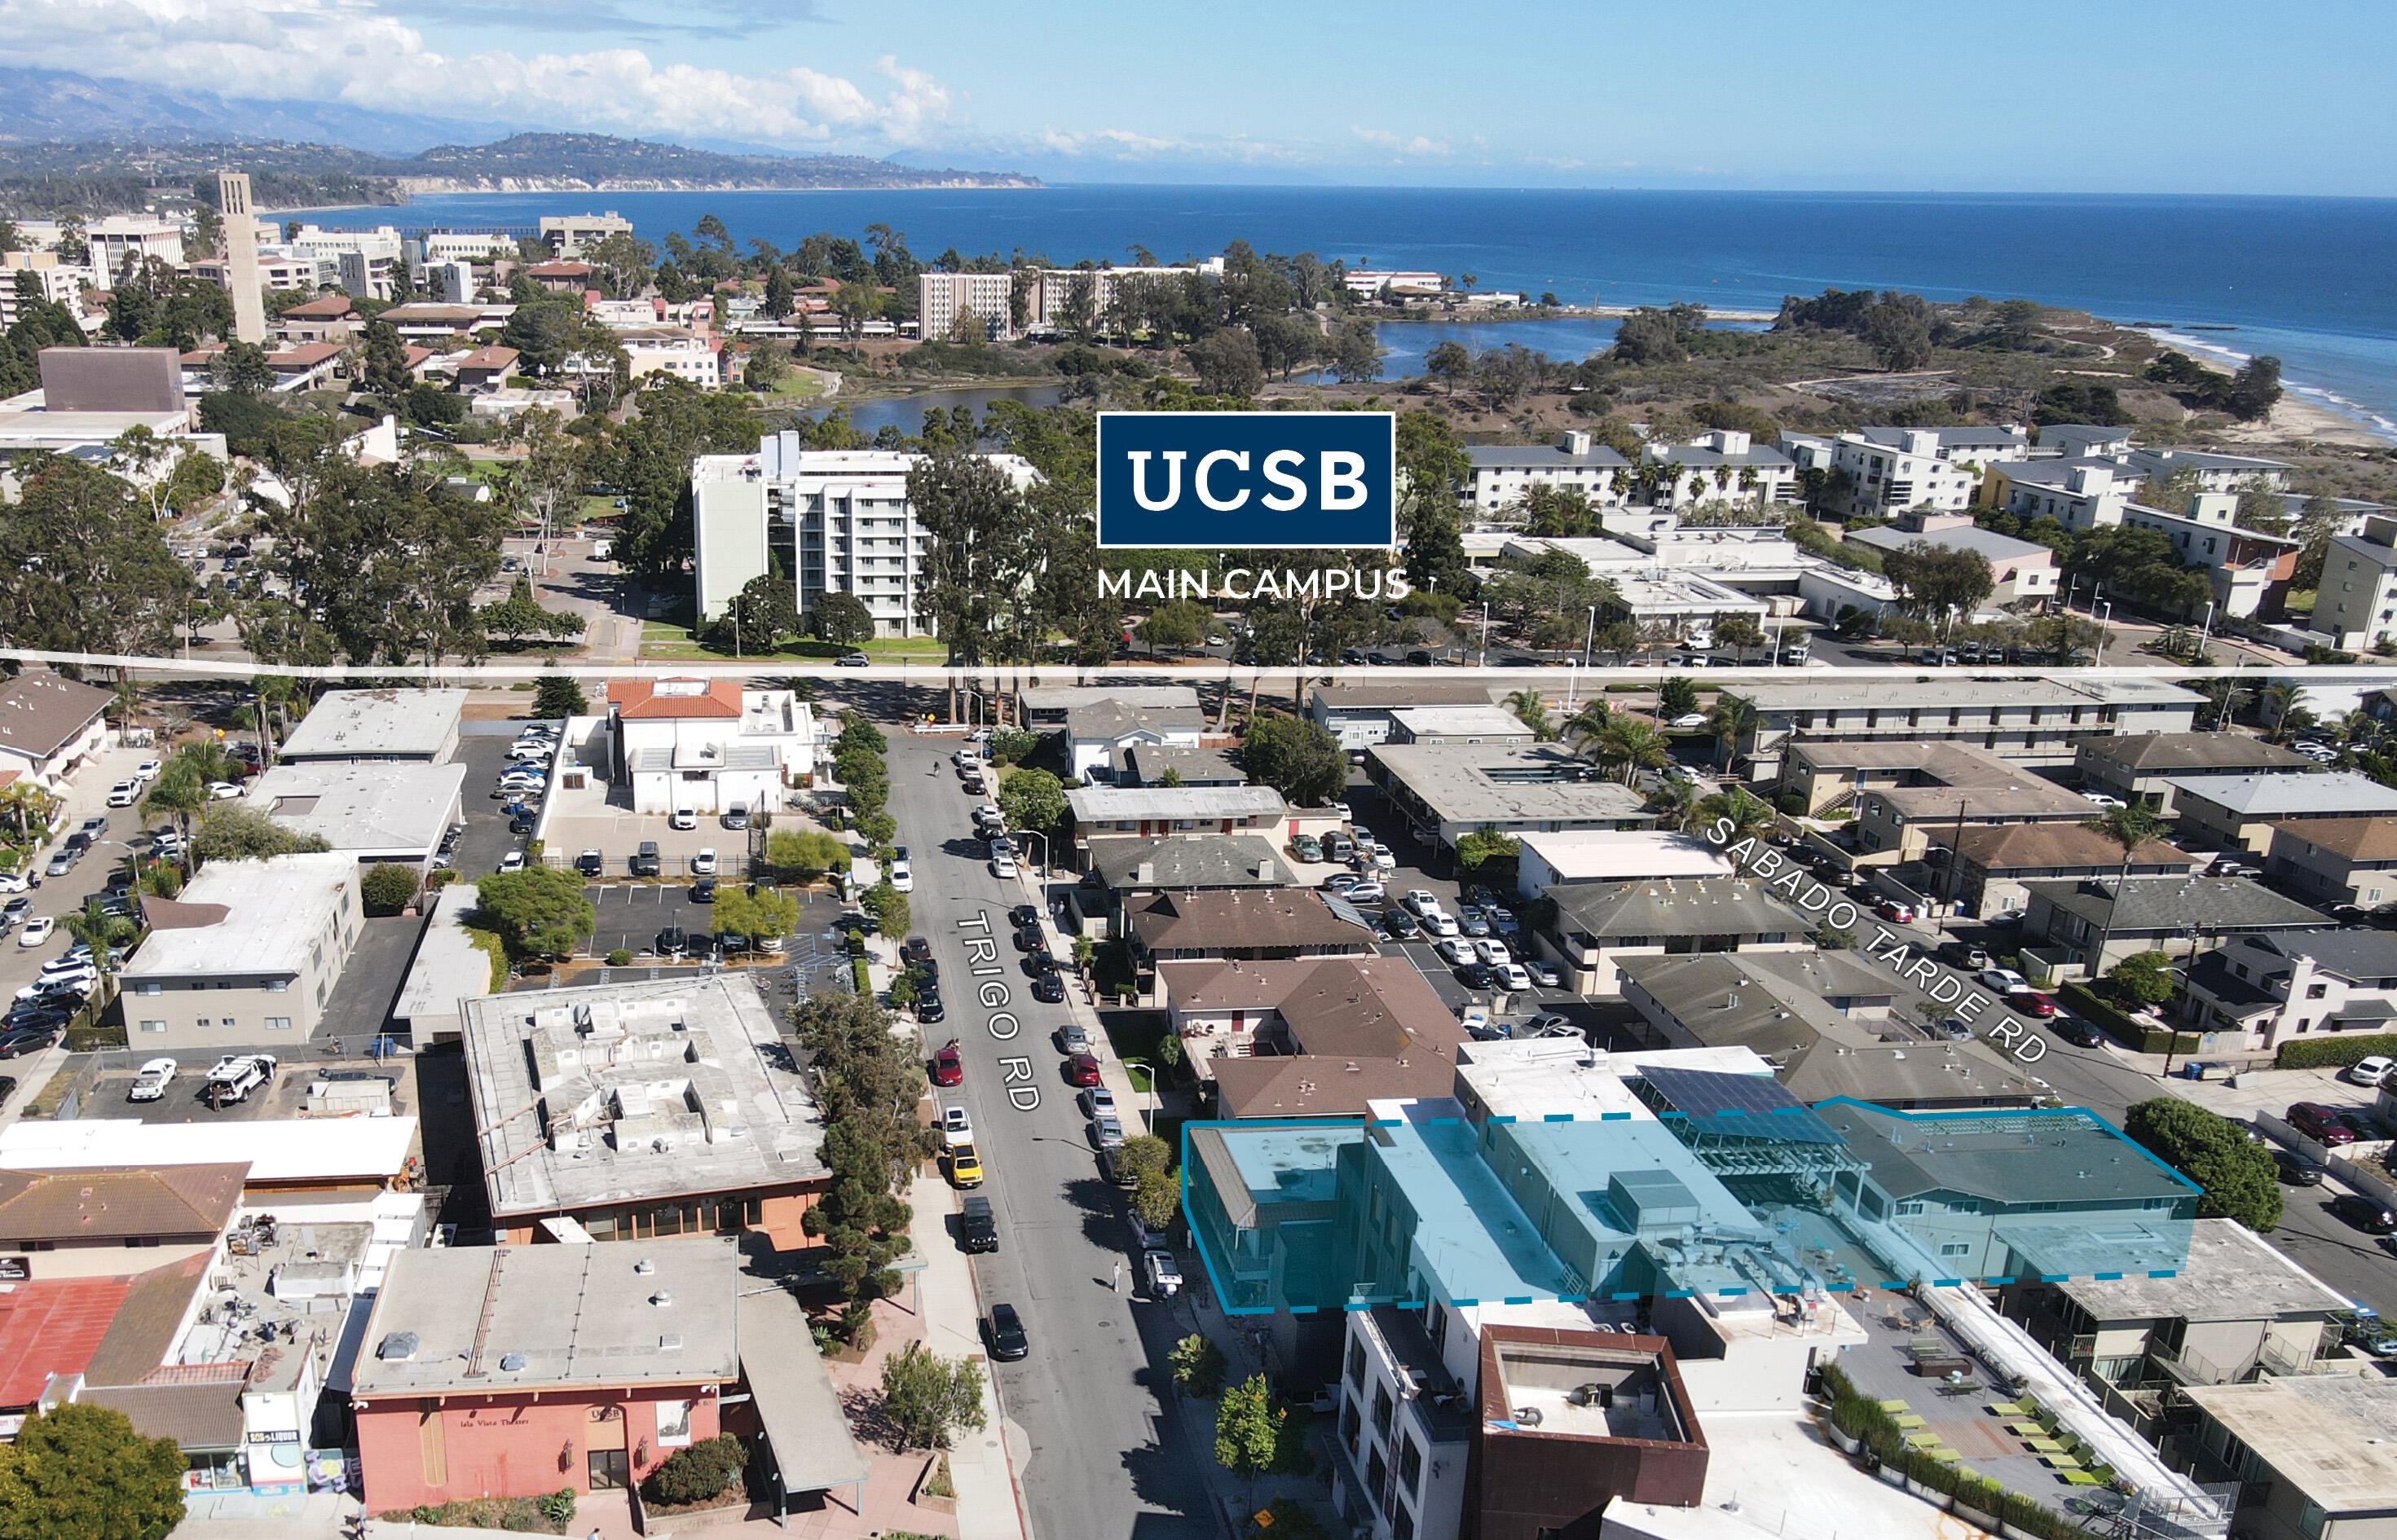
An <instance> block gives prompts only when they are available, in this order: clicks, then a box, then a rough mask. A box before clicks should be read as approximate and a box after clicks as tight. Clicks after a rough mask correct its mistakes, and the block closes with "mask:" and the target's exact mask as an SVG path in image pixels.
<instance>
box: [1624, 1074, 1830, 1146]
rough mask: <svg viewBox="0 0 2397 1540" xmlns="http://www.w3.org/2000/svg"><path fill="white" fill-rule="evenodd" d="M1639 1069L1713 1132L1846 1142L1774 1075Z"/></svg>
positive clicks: (1677, 1109)
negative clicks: (1791, 1093)
mask: <svg viewBox="0 0 2397 1540" xmlns="http://www.w3.org/2000/svg"><path fill="white" fill-rule="evenodd" d="M1640 1078H1642V1079H1644V1080H1646V1081H1647V1082H1648V1083H1649V1084H1650V1085H1652V1086H1654V1087H1655V1088H1656V1090H1657V1091H1660V1092H1662V1093H1663V1095H1664V1097H1665V1100H1666V1101H1667V1102H1668V1103H1670V1104H1671V1105H1672V1108H1673V1110H1674V1111H1675V1112H1679V1113H1682V1114H1684V1115H1686V1116H1688V1117H1689V1118H1693V1119H1698V1120H1700V1126H1701V1127H1702V1128H1703V1129H1704V1130H1705V1132H1709V1133H1721V1134H1729V1135H1732V1136H1734V1137H1737V1138H1748V1139H1781V1140H1787V1141H1788V1142H1791V1143H1794V1144H1806V1145H1839V1144H1844V1143H1846V1141H1844V1140H1842V1139H1841V1137H1840V1136H1839V1134H1838V1132H1835V1131H1834V1130H1833V1129H1832V1127H1831V1125H1829V1124H1828V1123H1826V1122H1824V1121H1823V1119H1822V1118H1818V1117H1816V1116H1815V1115H1814V1111H1813V1110H1812V1109H1811V1108H1809V1107H1808V1106H1807V1105H1806V1104H1804V1103H1803V1102H1801V1101H1800V1100H1798V1098H1797V1097H1795V1096H1792V1095H1790V1094H1789V1090H1788V1087H1787V1086H1784V1085H1783V1084H1782V1083H1781V1082H1780V1081H1778V1080H1776V1079H1774V1078H1773V1077H1772V1076H1770V1075H1729V1074H1724V1073H1723V1072H1721V1071H1720V1070H1711V1069H1668V1068H1665V1067H1663V1066H1661V1065H1646V1066H1643V1067H1642V1068H1641V1069H1640ZM1719 1119H1720V1121H1718V1120H1719Z"/></svg>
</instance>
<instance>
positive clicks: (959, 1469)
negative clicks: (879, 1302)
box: [907, 1173, 1026, 1540]
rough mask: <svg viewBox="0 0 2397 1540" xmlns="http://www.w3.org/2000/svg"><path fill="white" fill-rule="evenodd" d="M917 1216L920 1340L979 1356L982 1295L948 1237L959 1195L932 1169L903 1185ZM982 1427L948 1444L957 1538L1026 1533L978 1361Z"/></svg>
mask: <svg viewBox="0 0 2397 1540" xmlns="http://www.w3.org/2000/svg"><path fill="white" fill-rule="evenodd" d="M907 1203H908V1206H909V1207H910V1208H912V1209H913V1210H914V1211H915V1217H914V1218H913V1219H912V1220H911V1221H910V1222H909V1224H908V1226H907V1235H908V1239H911V1240H913V1241H914V1242H915V1254H916V1255H917V1256H920V1257H922V1258H923V1259H924V1270H923V1271H922V1272H919V1273H917V1275H916V1285H915V1292H916V1295H917V1300H918V1301H919V1302H920V1303H919V1305H918V1306H917V1307H918V1308H919V1309H921V1310H922V1311H923V1337H924V1346H926V1347H929V1348H930V1349H931V1350H932V1351H933V1352H935V1353H938V1354H940V1355H941V1356H942V1357H943V1358H951V1359H953V1358H959V1357H967V1356H971V1357H973V1358H977V1359H980V1358H983V1357H984V1354H983V1344H982V1300H981V1297H980V1296H979V1295H978V1294H976V1293H975V1292H974V1280H973V1265H972V1263H971V1262H970V1261H968V1260H967V1257H966V1254H965V1253H964V1252H960V1251H958V1250H957V1242H956V1241H955V1240H953V1239H950V1237H949V1230H948V1224H947V1220H948V1216H949V1215H950V1214H951V1213H953V1212H956V1207H957V1195H956V1194H955V1193H953V1192H951V1191H950V1189H949V1185H948V1184H947V1183H946V1182H944V1181H943V1180H942V1179H941V1177H940V1176H939V1175H938V1174H936V1173H935V1174H918V1175H917V1178H916V1183H915V1185H914V1186H912V1187H910V1188H909V1189H908V1191H907ZM982 1414H983V1418H984V1426H983V1429H982V1431H981V1432H979V1433H972V1432H967V1433H961V1434H959V1435H958V1437H957V1447H956V1448H955V1449H952V1450H950V1451H949V1481H950V1484H951V1485H953V1486H954V1487H956V1488H957V1535H958V1540H1025V1533H1026V1530H1025V1525H1024V1516H1023V1509H1022V1507H1020V1506H1019V1505H1018V1503H1017V1499H1016V1490H1015V1472H1014V1466H1013V1462H1012V1460H1011V1458H1010V1456H1009V1453H1008V1448H1007V1437H1008V1435H1007V1426H1008V1425H1007V1419H1006V1413H1005V1412H1004V1410H1003V1409H1002V1408H1001V1407H1000V1406H999V1404H998V1380H997V1378H996V1377H994V1376H993V1375H992V1374H991V1373H990V1365H989V1363H988V1362H987V1361H985V1362H984V1365H983V1385H982Z"/></svg>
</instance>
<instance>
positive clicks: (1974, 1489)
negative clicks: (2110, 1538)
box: [1822, 1363, 2089, 1540]
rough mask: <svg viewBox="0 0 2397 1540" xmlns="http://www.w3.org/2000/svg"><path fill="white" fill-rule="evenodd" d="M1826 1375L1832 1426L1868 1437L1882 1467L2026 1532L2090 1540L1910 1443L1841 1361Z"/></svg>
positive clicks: (2019, 1496) (2068, 1523)
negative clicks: (1850, 1376)
mask: <svg viewBox="0 0 2397 1540" xmlns="http://www.w3.org/2000/svg"><path fill="white" fill-rule="evenodd" d="M1822 1375H1823V1399H1825V1400H1827V1401H1828V1402H1829V1403H1830V1415H1831V1423H1832V1426H1836V1427H1837V1428H1839V1430H1840V1431H1841V1432H1842V1433H1845V1434H1847V1435H1849V1436H1850V1437H1851V1438H1856V1439H1862V1440H1864V1446H1865V1447H1866V1448H1867V1449H1869V1450H1871V1451H1872V1453H1873V1454H1874V1456H1875V1457H1876V1458H1878V1459H1879V1460H1880V1461H1881V1464H1882V1465H1885V1466H1890V1467H1891V1468H1893V1469H1895V1470H1896V1471H1897V1472H1898V1473H1899V1474H1901V1475H1903V1476H1905V1477H1906V1478H1907V1479H1908V1480H1911V1481H1914V1482H1917V1483H1918V1484H1920V1485H1922V1486H1926V1487H1929V1488H1931V1489H1932V1490H1933V1491H1934V1492H1941V1493H1947V1494H1948V1496H1950V1497H1952V1498H1954V1499H1955V1500H1956V1501H1957V1503H1958V1504H1960V1505H1961V1506H1962V1507H1968V1508H1971V1509H1973V1510H1975V1512H1979V1513H1986V1514H1989V1515H1990V1516H1991V1517H1993V1518H1996V1519H1999V1520H2002V1521H2003V1522H2005V1523H2007V1524H2009V1525H2012V1526H2013V1527H2014V1528H2015V1529H2018V1530H2020V1531H2022V1532H2023V1533H2026V1534H2036V1535H2040V1536H2042V1540H2087V1536H2088V1533H2089V1532H2088V1531H2087V1530H2085V1529H2082V1527H2081V1526H2080V1525H2079V1524H2077V1523H2075V1522H2073V1521H2072V1520H2070V1519H2068V1518H2066V1517H2065V1516H2064V1515H2063V1514H2060V1513H2058V1512H2056V1510H2055V1509H2053V1508H2049V1507H2042V1506H2041V1505H2040V1504H2039V1503H2038V1502H2036V1501H2035V1500H2033V1499H2032V1498H2030V1497H2028V1496H2026V1495H2024V1494H2023V1493H2019V1492H2015V1491H2012V1490H2010V1489H2009V1488H2006V1487H2003V1486H2001V1485H1999V1484H1998V1483H1997V1482H1995V1481H1992V1480H1989V1479H1988V1478H1987V1477H1985V1476H1981V1475H1979V1474H1977V1473H1975V1472H1974V1471H1970V1470H1967V1469H1965V1468H1963V1467H1962V1466H1957V1465H1946V1464H1942V1463H1941V1462H1939V1461H1937V1460H1935V1459H1933V1458H1932V1457H1931V1456H1929V1455H1928V1454H1924V1453H1920V1452H1919V1451H1916V1450H1913V1449H1909V1448H1908V1447H1907V1443H1906V1434H1905V1431H1904V1430H1903V1429H1901V1428H1900V1427H1899V1426H1897V1423H1896V1422H1895V1419H1893V1418H1892V1416H1891V1415H1890V1413H1887V1412H1885V1411H1883V1410H1882V1409H1881V1404H1880V1403H1879V1402H1877V1401H1875V1400H1873V1399H1870V1398H1869V1397H1868V1396H1866V1395H1865V1394H1864V1393H1863V1392H1862V1391H1860V1390H1858V1389H1857V1388H1856V1386H1855V1381H1853V1380H1851V1379H1849V1378H1848V1376H1847V1374H1846V1373H1845V1372H1844V1371H1842V1370H1841V1368H1840V1366H1839V1365H1838V1364H1836V1363H1827V1364H1825V1365H1823V1370H1822Z"/></svg>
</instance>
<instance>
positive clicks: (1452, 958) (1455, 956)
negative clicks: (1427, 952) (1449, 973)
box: [1432, 936, 1477, 968]
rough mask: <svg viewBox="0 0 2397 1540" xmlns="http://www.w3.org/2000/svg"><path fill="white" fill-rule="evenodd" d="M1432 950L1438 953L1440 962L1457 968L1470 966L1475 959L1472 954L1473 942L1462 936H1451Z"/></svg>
mask: <svg viewBox="0 0 2397 1540" xmlns="http://www.w3.org/2000/svg"><path fill="white" fill-rule="evenodd" d="M1432 950H1433V951H1435V952H1437V953H1439V954H1440V960H1441V961H1442V962H1445V963H1449V964H1451V965H1453V966H1454V967H1457V968H1470V967H1472V966H1473V964H1474V962H1475V961H1476V960H1477V959H1476V958H1475V957H1474V956H1473V944H1472V943H1471V942H1469V941H1467V940H1466V939H1465V938H1464V937H1463V936H1451V937H1449V938H1448V939H1447V940H1446V941H1443V942H1441V943H1440V944H1439V945H1437V946H1435V947H1433V948H1432Z"/></svg>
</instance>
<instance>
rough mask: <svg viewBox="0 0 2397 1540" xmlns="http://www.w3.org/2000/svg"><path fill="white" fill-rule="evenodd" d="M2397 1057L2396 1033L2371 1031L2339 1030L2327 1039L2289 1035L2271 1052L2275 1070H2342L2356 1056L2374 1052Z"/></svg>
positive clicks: (2367, 1057) (2366, 1055)
mask: <svg viewBox="0 0 2397 1540" xmlns="http://www.w3.org/2000/svg"><path fill="white" fill-rule="evenodd" d="M2376 1053H2379V1054H2386V1055H2388V1056H2389V1057H2390V1058H2397V1032H2374V1033H2368V1034H2364V1035H2361V1036H2349V1035H2347V1034H2345V1033H2341V1034H2339V1035H2337V1036H2336V1037H2329V1038H2291V1039H2290V1040H2289V1041H2287V1042H2284V1043H2283V1044H2282V1045H2281V1051H2279V1052H2278V1053H2277V1054H2275V1055H2273V1058H2272V1067H2273V1068H2275V1069H2323V1068H2332V1067H2336V1068H2338V1069H2345V1068H2346V1067H2347V1066H2348V1065H2351V1064H2353V1063H2355V1062H2356V1061H2357V1060H2359V1059H2369V1058H2371V1057H2372V1056H2373V1055H2374V1054H2376Z"/></svg>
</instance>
